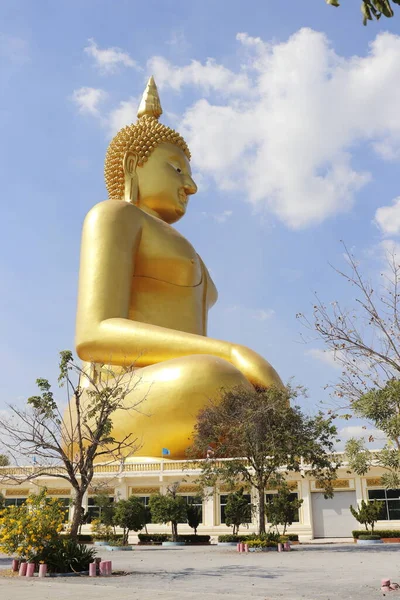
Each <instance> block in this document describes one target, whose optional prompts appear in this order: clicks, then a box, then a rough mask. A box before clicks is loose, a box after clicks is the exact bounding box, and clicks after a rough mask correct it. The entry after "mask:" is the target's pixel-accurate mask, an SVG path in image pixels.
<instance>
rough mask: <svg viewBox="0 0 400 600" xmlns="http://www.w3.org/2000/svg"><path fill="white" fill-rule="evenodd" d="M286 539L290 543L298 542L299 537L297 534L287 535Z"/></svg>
mask: <svg viewBox="0 0 400 600" xmlns="http://www.w3.org/2000/svg"><path fill="white" fill-rule="evenodd" d="M285 537H287V538H288V540H289V542H298V541H299V536H298V535H297V533H286V535H285Z"/></svg>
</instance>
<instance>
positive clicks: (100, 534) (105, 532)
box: [90, 519, 114, 541]
mask: <svg viewBox="0 0 400 600" xmlns="http://www.w3.org/2000/svg"><path fill="white" fill-rule="evenodd" d="M90 526H91V529H92V534H93V538H94V539H95V540H106V541H107V540H109V539H111V538H112V536H113V534H114V530H113V528H112V527H111V525H104V523H102V522H101V521H100V519H93V521H92V522H91V524H90Z"/></svg>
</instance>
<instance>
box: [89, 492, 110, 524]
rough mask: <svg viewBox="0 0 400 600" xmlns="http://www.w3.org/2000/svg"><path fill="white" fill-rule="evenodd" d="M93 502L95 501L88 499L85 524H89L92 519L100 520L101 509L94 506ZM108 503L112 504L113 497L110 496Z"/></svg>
mask: <svg viewBox="0 0 400 600" xmlns="http://www.w3.org/2000/svg"><path fill="white" fill-rule="evenodd" d="M94 500H95V499H94V498H88V509H87V514H88V518H87V521H86V523H91V522H92V521H93V519H100V518H101V508H100V507H99V506H96V504H95V501H94ZM110 501H111V502H114V496H110Z"/></svg>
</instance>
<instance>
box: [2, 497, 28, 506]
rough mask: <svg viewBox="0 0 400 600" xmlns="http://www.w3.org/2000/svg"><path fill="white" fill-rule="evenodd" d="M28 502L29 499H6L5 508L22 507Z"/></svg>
mask: <svg viewBox="0 0 400 600" xmlns="http://www.w3.org/2000/svg"><path fill="white" fill-rule="evenodd" d="M26 501H27V498H6V500H5V503H4V505H5V506H22V504H23V503H24V502H26Z"/></svg>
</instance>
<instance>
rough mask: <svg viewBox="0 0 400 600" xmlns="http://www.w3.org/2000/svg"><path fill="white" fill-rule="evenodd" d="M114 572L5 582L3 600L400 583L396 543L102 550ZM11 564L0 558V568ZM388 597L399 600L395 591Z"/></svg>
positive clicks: (357, 598) (313, 594) (370, 591)
mask: <svg viewBox="0 0 400 600" xmlns="http://www.w3.org/2000/svg"><path fill="white" fill-rule="evenodd" d="M101 556H102V557H103V558H105V557H107V559H112V561H113V568H114V569H118V570H125V571H127V572H129V575H127V576H121V577H112V578H103V579H100V578H98V579H89V578H51V579H50V578H47V579H45V580H38V579H36V578H35V579H34V580H31V579H21V578H17V577H16V578H13V579H6V578H4V577H0V598H1V600H26V598H29V599H30V600H54V599H57V600H67V599H68V600H71V599H74V600H81V599H82V600H94V599H96V600H106V599H107V600H109V599H110V598H115V599H116V600H128V599H129V600H135V599H137V600H139V599H140V600H150V599H152V600H153V599H154V598H160V599H164V600H176V599H178V598H184V599H185V600H200V599H201V600H217V598H218V599H220V598H233V599H235V598H237V599H239V598H243V599H244V600H245V599H247V598H254V599H256V600H275V599H276V598H279V599H283V600H298V599H306V600H316V599H324V600H328V599H330V600H353V599H354V600H369V599H370V598H371V599H372V598H381V597H382V595H381V592H380V591H379V582H380V579H381V578H383V577H388V578H390V579H391V580H392V581H399V580H400V544H398V545H397V544H390V545H386V544H385V545H382V546H380V547H360V546H356V545H354V544H342V545H338V544H335V545H318V546H317V545H315V546H314V545H310V546H297V547H296V548H295V549H294V550H293V551H292V552H290V553H284V554H278V553H277V552H276V553H275V552H273V553H272V552H268V553H257V554H256V553H251V554H238V553H236V551H235V550H234V549H227V548H222V547H218V546H211V547H204V546H203V547H199V548H161V547H157V546H156V547H135V549H134V550H133V551H132V552H112V553H109V552H105V551H103V552H102V553H101ZM10 564H11V561H10V559H9V558H6V557H4V556H0V568H1V569H5V568H8V567H9V566H10ZM390 596H391V597H393V598H395V597H397V596H398V597H399V598H400V592H399V593H397V592H393V593H392V594H390Z"/></svg>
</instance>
